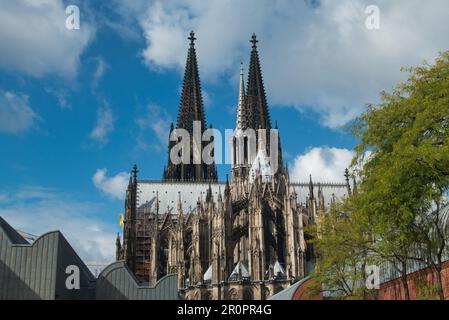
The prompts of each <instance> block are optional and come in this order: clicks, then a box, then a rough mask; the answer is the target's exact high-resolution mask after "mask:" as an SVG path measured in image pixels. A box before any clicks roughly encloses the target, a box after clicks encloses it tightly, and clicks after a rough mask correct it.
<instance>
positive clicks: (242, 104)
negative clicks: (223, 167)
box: [164, 31, 271, 181]
mask: <svg viewBox="0 0 449 320" xmlns="http://www.w3.org/2000/svg"><path fill="white" fill-rule="evenodd" d="M188 39H189V40H190V46H189V49H188V53H187V62H186V67H185V72H184V81H183V87H182V94H181V99H180V106H179V112H178V119H177V125H176V128H182V129H185V130H187V131H188V132H189V133H190V135H191V136H192V134H193V123H194V121H199V122H200V123H201V133H203V132H204V131H205V130H206V128H207V127H206V116H205V112H204V106H203V98H202V94H201V83H200V77H199V72H198V61H197V57H196V50H195V40H196V38H195V34H194V32H193V31H192V32H191V33H190V36H189V38H188ZM250 42H251V43H252V50H251V58H250V63H249V70H248V83H247V90H246V94H245V87H244V80H243V66H242V65H241V68H240V88H239V101H238V110H237V120H236V129H241V130H245V129H249V128H251V129H255V130H257V129H266V130H270V129H271V121H270V114H269V111H268V105H267V99H266V94H265V88H264V84H263V78H262V72H261V67H260V61H259V54H258V52H257V42H258V41H257V38H256V35H255V34H253V35H252V37H251V41H250ZM173 130H175V129H174V127H173V125H172V127H171V129H170V133H171V132H172V131H173ZM173 145H174V142H173V141H170V142H169V152H168V156H169V159H168V166H167V167H166V168H165V170H164V180H177V181H211V180H212V181H216V180H217V171H216V168H215V164H211V165H206V164H205V163H201V164H200V165H198V164H178V165H175V164H173V163H172V162H171V161H170V149H171V148H172V147H173ZM191 149H192V148H191ZM191 152H193V150H191ZM191 158H192V157H191Z"/></svg>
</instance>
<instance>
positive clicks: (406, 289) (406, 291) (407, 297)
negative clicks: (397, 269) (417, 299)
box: [401, 262, 410, 300]
mask: <svg viewBox="0 0 449 320" xmlns="http://www.w3.org/2000/svg"><path fill="white" fill-rule="evenodd" d="M401 267H402V270H401V282H402V287H403V288H404V295H405V300H410V289H409V287H408V282H407V264H406V263H404V262H402V263H401Z"/></svg>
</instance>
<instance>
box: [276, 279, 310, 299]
mask: <svg viewBox="0 0 449 320" xmlns="http://www.w3.org/2000/svg"><path fill="white" fill-rule="evenodd" d="M309 279H310V276H307V277H305V278H303V279H301V280H299V281H298V282H296V283H294V284H292V285H291V286H290V287H288V288H287V289H284V290H282V291H281V292H278V293H276V294H275V295H274V296H272V297H270V298H268V300H292V299H293V295H294V294H295V292H296V290H298V288H299V287H300V286H301V285H302V284H303V283H304V282H306V281H307V280H309Z"/></svg>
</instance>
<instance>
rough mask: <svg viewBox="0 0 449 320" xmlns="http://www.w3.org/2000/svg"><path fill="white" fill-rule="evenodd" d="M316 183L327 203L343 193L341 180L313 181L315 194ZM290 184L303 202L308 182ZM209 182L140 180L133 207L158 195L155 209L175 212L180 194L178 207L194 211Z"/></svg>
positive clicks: (150, 204) (216, 186) (215, 186)
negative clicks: (328, 181)
mask: <svg viewBox="0 0 449 320" xmlns="http://www.w3.org/2000/svg"><path fill="white" fill-rule="evenodd" d="M318 185H320V186H321V190H322V191H323V194H324V199H325V201H326V203H327V204H329V203H330V201H331V199H332V194H334V195H335V197H336V199H337V200H338V199H340V198H342V197H344V196H345V195H346V194H347V190H346V185H345V184H344V183H322V184H318V183H314V192H315V196H317V194H318ZM210 186H211V188H212V195H213V197H214V199H215V200H216V199H217V197H218V193H219V191H220V190H221V192H222V193H223V191H224V188H225V183H224V182H212V183H211V184H210ZM290 187H291V188H292V189H293V190H295V192H296V193H297V195H298V202H299V203H305V202H306V198H307V196H308V195H309V184H308V183H292V184H290ZM208 189H209V182H178V181H176V182H171V181H157V180H140V181H138V200H137V207H138V208H141V209H142V208H143V207H146V208H147V209H148V210H149V211H151V212H154V210H155V205H156V197H158V198H159V213H161V214H164V213H166V212H169V213H173V214H175V213H177V206H178V199H179V196H181V202H182V210H183V213H184V214H188V213H192V212H195V211H196V206H197V202H198V199H200V198H203V199H204V198H205V197H206V193H207V190H208Z"/></svg>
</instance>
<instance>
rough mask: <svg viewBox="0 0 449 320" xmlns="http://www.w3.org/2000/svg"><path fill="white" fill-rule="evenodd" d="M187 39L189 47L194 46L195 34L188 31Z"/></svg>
mask: <svg viewBox="0 0 449 320" xmlns="http://www.w3.org/2000/svg"><path fill="white" fill-rule="evenodd" d="M187 39H189V40H190V46H191V47H193V46H195V40H196V38H195V32H193V30H192V31H190V37H188V38H187Z"/></svg>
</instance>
